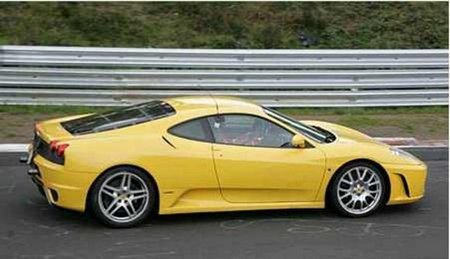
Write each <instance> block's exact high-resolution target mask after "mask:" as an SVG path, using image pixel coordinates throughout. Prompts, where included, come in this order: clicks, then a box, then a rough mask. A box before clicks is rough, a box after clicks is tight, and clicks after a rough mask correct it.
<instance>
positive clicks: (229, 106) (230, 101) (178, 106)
mask: <svg viewBox="0 0 450 259" xmlns="http://www.w3.org/2000/svg"><path fill="white" fill-rule="evenodd" d="M165 101H166V102H168V103H169V104H170V105H172V106H173V107H174V108H175V110H176V111H177V112H183V111H188V110H192V109H196V110H198V109H205V110H206V109H208V110H209V109H216V110H217V111H218V113H256V114H259V113H261V112H263V111H262V109H261V106H259V105H258V104H256V103H254V102H252V101H249V100H245V99H241V98H236V97H229V96H211V95H201V96H183V97H174V98H169V99H166V100H165Z"/></svg>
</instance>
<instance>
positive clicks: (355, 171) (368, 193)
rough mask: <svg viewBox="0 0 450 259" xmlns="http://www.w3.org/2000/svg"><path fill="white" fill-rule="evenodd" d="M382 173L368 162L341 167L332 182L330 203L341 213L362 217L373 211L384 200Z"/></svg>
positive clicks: (384, 188) (384, 190)
mask: <svg viewBox="0 0 450 259" xmlns="http://www.w3.org/2000/svg"><path fill="white" fill-rule="evenodd" d="M385 196H386V184H385V179H384V175H383V174H382V172H381V171H380V170H379V169H378V168H376V167H375V166H373V165H371V164H369V163H354V164H351V165H348V166H345V167H344V168H342V169H341V170H340V171H339V172H338V174H337V176H336V177H335V178H334V181H333V182H332V186H331V190H330V202H331V205H332V206H333V207H334V208H335V209H336V210H337V211H338V212H339V213H340V214H342V215H344V216H348V217H364V216H368V215H370V214H372V213H374V212H375V211H376V210H377V209H379V208H380V207H381V205H382V204H383V203H384V201H385Z"/></svg>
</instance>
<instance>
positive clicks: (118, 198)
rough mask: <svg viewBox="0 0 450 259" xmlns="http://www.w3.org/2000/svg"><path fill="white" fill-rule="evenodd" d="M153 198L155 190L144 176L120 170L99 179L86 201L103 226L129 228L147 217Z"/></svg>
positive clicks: (113, 170)
mask: <svg viewBox="0 0 450 259" xmlns="http://www.w3.org/2000/svg"><path fill="white" fill-rule="evenodd" d="M155 198H156V196H155V188H153V185H152V183H151V181H150V179H149V177H148V175H147V174H146V173H144V172H141V171H140V170H137V169H135V168H132V167H120V168H115V169H112V170H110V171H108V172H106V173H105V174H103V175H102V176H100V178H99V179H98V180H97V181H96V182H95V184H94V186H93V189H92V192H91V195H90V199H89V200H90V205H91V208H92V211H93V212H94V215H95V216H96V217H97V218H98V219H99V220H100V221H101V222H102V223H104V224H106V225H108V226H111V227H132V226H135V225H137V224H139V223H141V222H142V221H143V220H144V219H145V218H146V217H147V216H148V215H149V214H150V212H151V210H152V208H153V206H154V204H155Z"/></svg>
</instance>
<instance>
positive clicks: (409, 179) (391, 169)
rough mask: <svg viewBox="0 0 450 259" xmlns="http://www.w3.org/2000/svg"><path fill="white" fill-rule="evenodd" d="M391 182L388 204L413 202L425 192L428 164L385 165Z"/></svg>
mask: <svg viewBox="0 0 450 259" xmlns="http://www.w3.org/2000/svg"><path fill="white" fill-rule="evenodd" d="M384 166H385V169H386V170H387V172H388V175H389V180H390V183H391V194H390V197H389V201H388V203H387V204H388V205H395V204H407V203H413V202H416V201H418V200H420V199H421V198H423V196H424V194H425V184H426V178H427V166H426V165H425V164H420V165H395V164H390V165H384Z"/></svg>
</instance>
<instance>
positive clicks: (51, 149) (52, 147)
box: [50, 140, 58, 152]
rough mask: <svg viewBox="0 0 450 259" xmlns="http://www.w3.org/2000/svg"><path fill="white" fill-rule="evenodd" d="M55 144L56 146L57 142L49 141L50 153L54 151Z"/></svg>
mask: <svg viewBox="0 0 450 259" xmlns="http://www.w3.org/2000/svg"><path fill="white" fill-rule="evenodd" d="M57 144H58V141H57V140H52V141H50V151H52V152H54V151H56V148H57Z"/></svg>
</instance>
